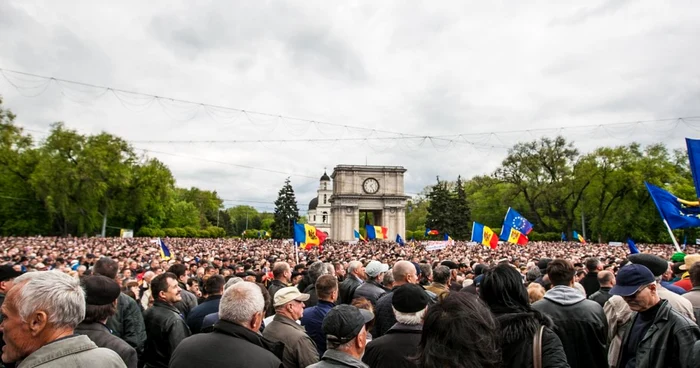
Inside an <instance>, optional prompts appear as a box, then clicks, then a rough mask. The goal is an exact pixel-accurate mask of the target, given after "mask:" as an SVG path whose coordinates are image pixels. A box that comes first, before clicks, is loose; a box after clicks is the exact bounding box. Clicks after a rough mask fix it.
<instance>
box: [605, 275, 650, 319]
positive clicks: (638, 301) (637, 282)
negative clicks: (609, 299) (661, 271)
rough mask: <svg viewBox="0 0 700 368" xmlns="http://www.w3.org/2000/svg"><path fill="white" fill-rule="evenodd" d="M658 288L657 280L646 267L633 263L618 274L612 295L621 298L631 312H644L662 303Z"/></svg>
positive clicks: (611, 290) (611, 291)
mask: <svg viewBox="0 0 700 368" xmlns="http://www.w3.org/2000/svg"><path fill="white" fill-rule="evenodd" d="M657 288H658V286H657V285H656V278H655V277H654V274H653V273H652V272H651V271H650V270H649V269H648V268H647V267H646V266H643V265H640V264H634V263H631V264H628V265H626V266H624V267H622V268H621V269H620V271H619V272H618V273H617V283H616V284H615V286H613V288H612V289H610V294H612V295H619V296H621V297H622V298H623V299H624V300H625V302H626V303H627V305H629V307H630V309H631V310H633V311H635V312H644V311H646V310H648V309H649V308H651V307H653V306H655V305H656V304H657V303H658V302H659V301H660V298H659V295H658V293H657Z"/></svg>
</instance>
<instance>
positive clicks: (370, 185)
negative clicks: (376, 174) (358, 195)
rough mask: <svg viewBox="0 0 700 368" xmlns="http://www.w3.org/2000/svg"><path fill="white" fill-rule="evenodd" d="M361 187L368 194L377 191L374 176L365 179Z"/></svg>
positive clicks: (377, 186)
mask: <svg viewBox="0 0 700 368" xmlns="http://www.w3.org/2000/svg"><path fill="white" fill-rule="evenodd" d="M362 189H364V191H365V193H368V194H374V193H377V191H378V190H379V182H378V181H377V179H374V178H369V179H366V180H365V182H364V183H362Z"/></svg>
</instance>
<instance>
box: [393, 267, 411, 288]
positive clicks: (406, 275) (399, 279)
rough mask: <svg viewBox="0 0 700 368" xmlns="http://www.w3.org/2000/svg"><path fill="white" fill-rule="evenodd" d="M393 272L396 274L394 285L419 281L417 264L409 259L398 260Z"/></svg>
mask: <svg viewBox="0 0 700 368" xmlns="http://www.w3.org/2000/svg"><path fill="white" fill-rule="evenodd" d="M391 274H392V275H393V276H394V287H396V286H401V285H403V284H415V283H417V282H418V275H417V273H416V266H414V265H413V263H411V262H409V261H398V262H396V263H394V267H393V268H392V269H391Z"/></svg>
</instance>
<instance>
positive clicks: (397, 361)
mask: <svg viewBox="0 0 700 368" xmlns="http://www.w3.org/2000/svg"><path fill="white" fill-rule="evenodd" d="M421 333H422V325H417V326H409V325H403V324H400V323H397V324H395V325H394V326H393V327H391V328H390V329H389V331H387V332H386V334H384V335H383V336H381V337H379V338H376V339H374V340H372V341H370V342H369V343H368V344H367V347H366V349H365V355H363V356H362V361H363V362H364V363H365V364H367V365H369V366H370V368H381V367H397V368H403V367H405V368H417V367H418V365H417V364H416V361H414V360H413V358H414V357H415V356H416V355H418V345H419V344H420V337H421Z"/></svg>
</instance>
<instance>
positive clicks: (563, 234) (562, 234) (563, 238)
mask: <svg viewBox="0 0 700 368" xmlns="http://www.w3.org/2000/svg"><path fill="white" fill-rule="evenodd" d="M561 241H563V242H565V241H566V234H565V233H564V232H563V231H562V232H561Z"/></svg>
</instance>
